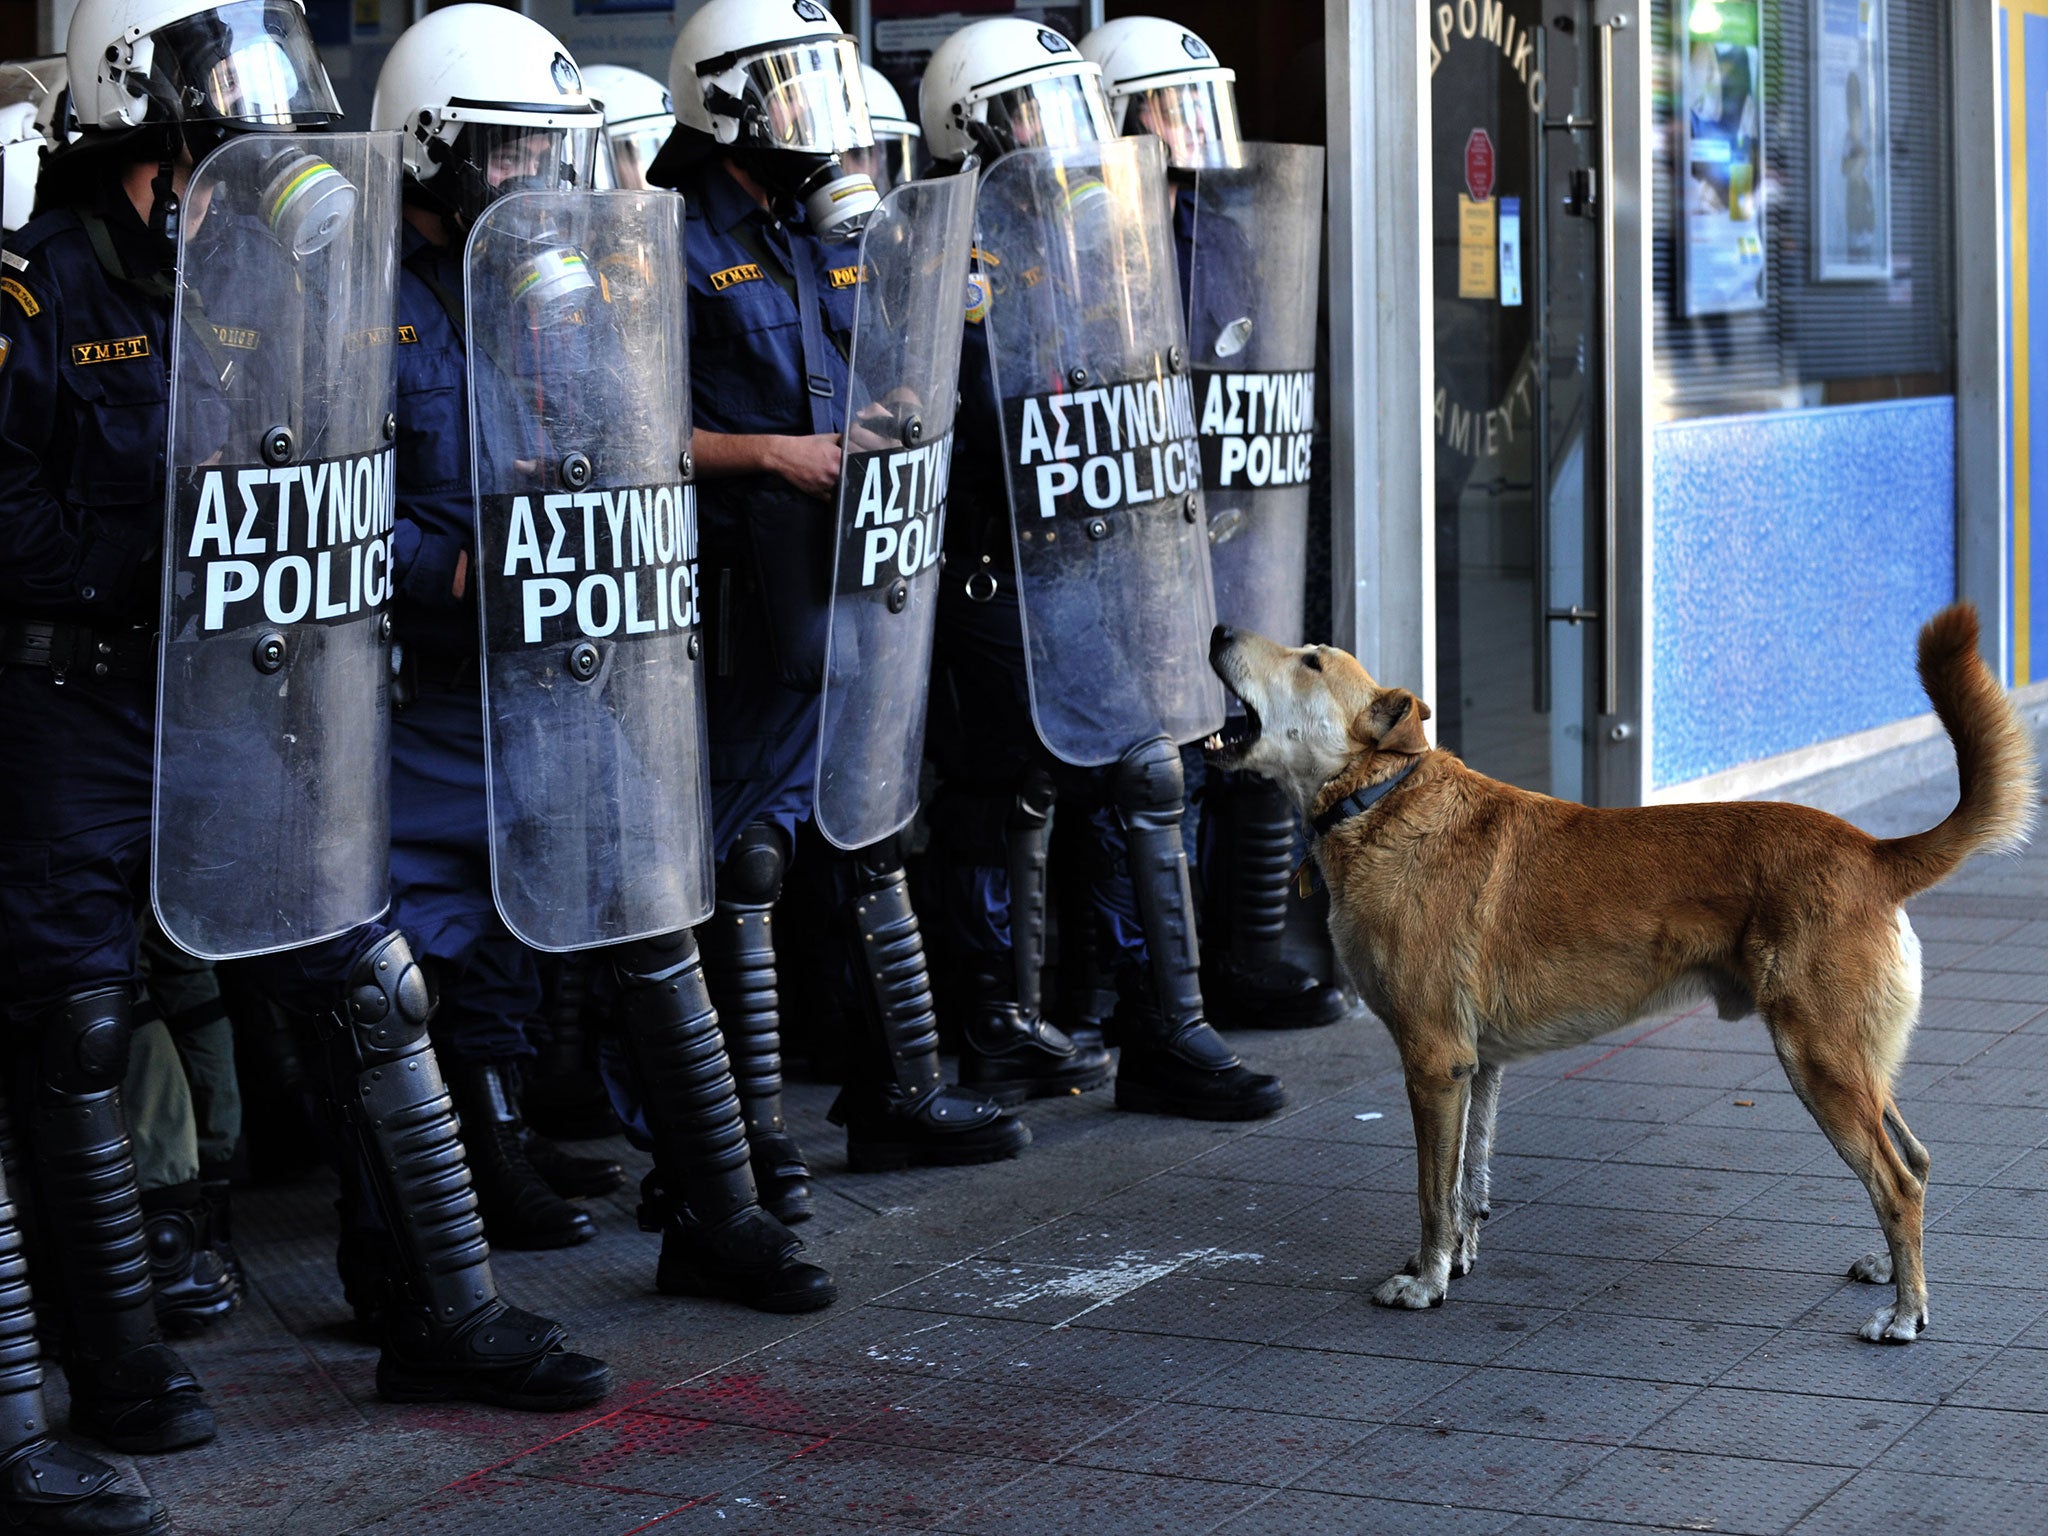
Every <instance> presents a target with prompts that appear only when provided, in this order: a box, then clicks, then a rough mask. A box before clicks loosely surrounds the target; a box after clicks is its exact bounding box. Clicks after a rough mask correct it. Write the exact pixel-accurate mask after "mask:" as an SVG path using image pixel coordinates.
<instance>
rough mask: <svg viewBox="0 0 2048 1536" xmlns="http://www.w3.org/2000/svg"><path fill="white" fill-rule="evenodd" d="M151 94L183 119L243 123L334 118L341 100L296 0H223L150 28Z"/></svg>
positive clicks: (296, 123)
mask: <svg viewBox="0 0 2048 1536" xmlns="http://www.w3.org/2000/svg"><path fill="white" fill-rule="evenodd" d="M150 41H151V44H152V55H151V59H150V68H149V85H148V86H147V87H146V89H147V90H148V92H149V94H150V95H151V96H152V97H156V98H158V99H160V100H164V101H168V102H173V103H175V104H176V112H177V117H178V119H179V120H180V121H181V122H193V121H205V120H208V119H211V120H214V121H217V122H222V123H231V124H236V125H239V126H242V127H247V128H292V127H305V126H311V125H318V124H323V123H330V122H333V121H334V120H335V119H337V118H339V117H340V116H341V103H340V102H339V101H337V100H336V99H335V96H334V86H333V85H332V84H331V83H330V82H329V80H328V78H327V69H326V66H325V65H323V64H322V63H321V62H320V52H319V50H318V49H317V48H315V47H314V46H313V34H312V32H311V31H310V30H308V28H307V26H306V15H305V12H304V11H302V10H301V9H300V8H299V6H298V4H297V0H228V3H227V4H226V5H223V6H219V7H218V8H216V9H214V10H211V11H204V12H202V13H200V14H199V15H197V16H187V17H185V18H184V19H183V20H181V21H173V22H169V23H167V24H166V25H164V26H161V27H159V28H157V30H156V31H155V32H154V33H153V34H152V35H151V39H150Z"/></svg>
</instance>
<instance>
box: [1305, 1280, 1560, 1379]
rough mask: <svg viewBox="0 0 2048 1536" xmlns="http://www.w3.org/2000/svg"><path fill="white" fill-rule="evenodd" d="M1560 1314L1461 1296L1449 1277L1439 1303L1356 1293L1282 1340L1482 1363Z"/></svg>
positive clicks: (1348, 1351)
mask: <svg viewBox="0 0 2048 1536" xmlns="http://www.w3.org/2000/svg"><path fill="white" fill-rule="evenodd" d="M1481 1262H1482V1263H1483V1262H1485V1261H1484V1260H1483V1259H1482V1260H1481ZM1561 1316H1563V1313H1562V1312H1561V1311H1559V1310H1558V1309H1556V1308H1554V1307H1550V1306H1546V1305H1541V1304H1532V1305H1528V1306H1494V1305H1489V1304H1488V1303H1485V1302H1477V1301H1464V1300H1461V1299H1460V1298H1459V1296H1458V1282H1457V1281H1456V1280H1453V1281H1452V1282H1451V1296H1450V1300H1449V1301H1448V1302H1447V1303H1446V1304H1444V1305H1443V1306H1440V1307H1432V1308H1429V1309H1427V1310H1425V1311H1420V1312H1410V1311H1407V1310H1406V1309H1404V1308H1400V1307H1381V1306H1375V1305H1374V1304H1373V1303H1372V1302H1370V1301H1368V1300H1366V1299H1365V1298H1364V1297H1363V1296H1360V1297H1357V1298H1354V1299H1353V1300H1352V1301H1351V1302H1350V1304H1349V1305H1347V1306H1344V1307H1340V1308H1338V1309H1337V1310H1336V1311H1334V1312H1331V1313H1327V1314H1325V1315H1324V1316H1323V1317H1321V1318H1318V1319H1317V1320H1316V1321H1315V1322H1313V1323H1310V1324H1308V1325H1307V1326H1306V1327H1303V1328H1300V1329H1297V1330H1296V1331H1295V1332H1293V1333H1291V1334H1289V1335H1288V1336H1287V1337H1286V1339H1285V1340H1283V1341H1282V1342H1284V1343H1286V1344H1288V1345H1291V1346H1292V1347H1293V1348H1295V1349H1328V1350H1336V1351H1339V1352H1341V1353H1346V1354H1360V1355H1400V1356H1406V1357H1408V1358H1411V1359H1422V1360H1445V1361H1451V1362H1456V1363H1463V1364H1467V1365H1484V1364H1485V1363H1486V1362H1488V1361H1489V1360H1495V1359H1498V1358H1499V1357H1500V1356H1501V1355H1502V1354H1504V1353H1506V1352H1507V1351H1508V1350H1510V1349H1512V1348H1514V1347H1515V1345H1516V1344H1517V1343H1518V1342H1520V1341H1521V1339H1522V1337H1523V1336H1524V1335H1525V1334H1528V1333H1531V1332H1533V1331H1535V1330H1536V1329H1539V1328H1541V1327H1542V1326H1543V1325H1544V1324H1545V1323H1548V1322H1549V1321H1550V1320H1551V1319H1553V1318H1556V1317H1561Z"/></svg>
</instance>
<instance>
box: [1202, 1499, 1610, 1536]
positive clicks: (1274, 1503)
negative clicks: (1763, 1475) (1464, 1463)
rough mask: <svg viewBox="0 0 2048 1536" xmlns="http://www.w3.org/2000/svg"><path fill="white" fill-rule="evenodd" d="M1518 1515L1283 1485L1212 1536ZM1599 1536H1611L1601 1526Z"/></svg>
mask: <svg viewBox="0 0 2048 1536" xmlns="http://www.w3.org/2000/svg"><path fill="white" fill-rule="evenodd" d="M1517 1518H1519V1517H1518V1516H1516V1515H1515V1514H1514V1513H1513V1512H1512V1511H1510V1510H1500V1509H1458V1508H1455V1507H1450V1506H1445V1505H1441V1504H1397V1503H1395V1502H1394V1501H1393V1500H1391V1499H1365V1498H1351V1497H1347V1496H1346V1495H1344V1494H1339V1493H1310V1492H1308V1491H1306V1490H1304V1489H1298V1488H1293V1489H1288V1490H1287V1491H1285V1492H1282V1493H1276V1494H1274V1495H1272V1497H1270V1498H1268V1499H1265V1500H1263V1501H1262V1502H1260V1503H1258V1504H1255V1505H1253V1506H1252V1507H1251V1508H1250V1509H1248V1510H1246V1511H1245V1512H1244V1513H1243V1514H1241V1515H1233V1516H1232V1517H1231V1518H1230V1519H1228V1520H1226V1521H1224V1522H1223V1523H1222V1524H1221V1525H1219V1526H1217V1527H1216V1530H1215V1532H1214V1536H1359V1533H1360V1532H1381V1531H1386V1532H1400V1533H1401V1536H1497V1533H1498V1532H1500V1531H1503V1530H1506V1529H1507V1528H1508V1527H1509V1526H1511V1525H1513V1524H1514V1523H1515V1521H1516V1519H1517ZM1605 1536H1613V1528H1612V1527H1611V1526H1610V1527H1608V1528H1607V1531H1606V1533H1605Z"/></svg>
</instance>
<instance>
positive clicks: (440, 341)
mask: <svg viewBox="0 0 2048 1536" xmlns="http://www.w3.org/2000/svg"><path fill="white" fill-rule="evenodd" d="M400 250H401V257H400V264H399V279H398V322H399V329H398V441H397V445H396V461H397V462H396V477H395V478H396V482H397V499H398V519H397V526H396V529H395V530H394V532H395V537H394V542H393V559H392V565H393V569H394V571H395V572H396V573H397V589H396V594H395V597H394V601H393V626H394V631H395V633H396V635H397V637H398V643H399V644H400V646H402V647H403V651H402V655H403V658H404V667H405V675H406V678H407V680H408V683H409V688H408V690H407V692H408V695H409V697H407V699H406V700H405V702H404V703H403V704H402V705H401V707H400V708H399V709H398V711H397V712H396V714H395V715H394V717H393V720H392V727H391V886H392V918H393V920H394V921H395V922H396V923H397V925H398V926H399V927H400V928H402V929H403V930H404V931H405V933H406V935H407V937H408V938H410V939H411V940H412V942H413V946H414V953H415V954H416V955H417V956H419V957H420V958H421V959H422V960H426V961H429V962H430V963H431V965H432V967H433V969H434V970H435V972H436V975H437V977H438V979H439V980H440V982H441V984H442V986H441V1004H440V1009H439V1011H438V1012H437V1013H436V1015H435V1018H434V1035H435V1038H436V1040H437V1041H439V1042H440V1043H441V1044H442V1045H443V1046H444V1047H445V1048H446V1049H448V1050H449V1051H450V1053H451V1054H453V1055H455V1056H459V1057H461V1058H462V1059H464V1060H469V1061H494V1062H510V1061H517V1060H521V1059H525V1058H529V1057H531V1056H532V1055H533V1054H534V1053H533V1047H532V1045H531V1044H530V1043H529V1042H528V1039H527V1036H526V1029H525V1024H526V1020H527V1019H529V1018H530V1017H532V1015H533V1014H534V1013H535V1012H536V1011H538V1009H539V1008H540V1004H541V981H540V971H539V967H538V963H537V962H536V960H535V958H534V956H533V953H532V951H530V950H529V949H527V948H526V946H525V945H523V944H521V943H520V942H519V941H518V940H517V939H515V938H513V937H512V935H511V934H510V933H509V932H507V931H506V928H505V925H504V923H503V921H502V920H501V919H500V918H499V916H498V912H497V907H496V904H495V902H494V901H493V899H492V896H491V854H490V818H489V800H488V794H487V789H486V779H485V766H484V764H485V754H484V704H483V683H482V674H481V670H480V660H479V644H478V638H477V606H476V582H475V576H474V572H473V571H472V575H471V579H470V581H469V582H468V584H467V585H466V587H465V590H464V595H463V596H462V597H460V598H457V597H456V596H455V570H456V566H457V564H458V562H459V561H460V559H461V557H462V555H463V554H464V553H465V552H467V553H468V554H469V555H470V557H471V559H472V560H474V558H475V543H476V517H475V510H474V506H473V503H472V501H471V485H470V440H469V392H468V382H467V381H468V364H467V360H466V354H465V351H464V337H463V334H462V332H461V331H460V330H459V329H458V322H459V317H460V315H461V313H462V292H463V285H462V247H461V246H459V245H449V246H437V245H435V244H434V243H433V242H431V241H429V240H427V239H426V238H425V237H424V236H422V235H421V234H420V233H419V232H418V231H417V230H415V229H413V228H412V227H411V226H410V225H407V226H405V228H404V231H403V235H402V243H401V247H400Z"/></svg>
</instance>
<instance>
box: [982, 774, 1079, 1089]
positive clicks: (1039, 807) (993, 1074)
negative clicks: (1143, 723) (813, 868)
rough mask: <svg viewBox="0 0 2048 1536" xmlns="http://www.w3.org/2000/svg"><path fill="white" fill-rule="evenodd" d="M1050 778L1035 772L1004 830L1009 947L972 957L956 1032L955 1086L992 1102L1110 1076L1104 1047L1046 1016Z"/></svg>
mask: <svg viewBox="0 0 2048 1536" xmlns="http://www.w3.org/2000/svg"><path fill="white" fill-rule="evenodd" d="M1052 805H1053V792H1052V780H1051V779H1050V778H1049V777H1047V776H1045V775H1042V774H1041V775H1037V776H1034V777H1033V778H1032V779H1031V780H1030V781H1029V782H1027V783H1026V784H1025V785H1024V787H1023V788H1022V789H1021V790H1020V792H1019V793H1018V795H1017V798H1016V801H1015V803H1014V804H1013V806H1012V808H1011V811H1010V815H1009V817H1008V818H1007V823H1006V826H1005V828H1004V832H1005V842H1006V845H1007V846H1006V849H1005V852H1006V854H1007V860H1006V862H1007V864H1008V870H1007V873H1008V876H1009V886H1010V951H1009V953H1008V954H1007V955H1003V954H999V953H986V954H981V955H977V956H975V957H974V959H975V966H974V969H973V971H972V973H971V975H970V977H969V982H968V985H969V989H970V992H971V994H972V1000H971V1002H970V1004H969V1009H968V1013H967V1019H966V1023H965V1025H964V1027H963V1029H962V1031H961V1033H962V1037H963V1038H962V1042H961V1048H960V1086H961V1087H963V1088H970V1089H973V1090H974V1091H975V1092H977V1093H981V1094H985V1095H986V1096H987V1097H988V1098H989V1099H991V1100H992V1101H994V1102H995V1103H997V1104H1022V1103H1023V1102H1024V1101H1025V1100H1026V1099H1042V1098H1051V1097H1055V1096H1058V1095H1062V1094H1071V1093H1085V1092H1087V1091H1088V1090H1089V1089H1091V1088H1100V1087H1101V1086H1102V1085H1103V1084H1104V1083H1106V1082H1108V1081H1109V1076H1110V1073H1111V1072H1112V1071H1113V1070H1114V1067H1113V1064H1112V1063H1111V1061H1110V1057H1109V1052H1108V1051H1106V1050H1104V1049H1103V1048H1102V1047H1100V1046H1096V1047H1093V1048H1090V1049H1083V1048H1082V1047H1080V1046H1078V1045H1077V1044H1076V1043H1075V1042H1074V1041H1073V1040H1072V1039H1071V1038H1070V1037H1069V1036H1067V1035H1066V1034H1065V1033H1064V1032H1062V1031H1061V1030H1059V1029H1058V1028H1056V1027H1055V1026H1054V1025H1052V1024H1050V1023H1048V1022H1047V1021H1046V1018H1045V1015H1044V1011H1043V1008H1042V1006H1041V1002H1040V1000H1041V997H1042V996H1043V991H1042V976H1043V973H1044V970H1045V899H1046V883H1045V860H1046V848H1047V845H1048V843H1049V842H1050V840H1051V833H1052Z"/></svg>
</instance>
